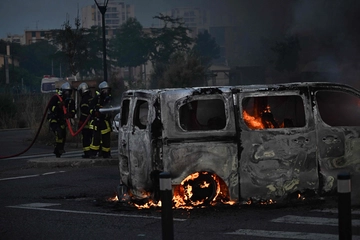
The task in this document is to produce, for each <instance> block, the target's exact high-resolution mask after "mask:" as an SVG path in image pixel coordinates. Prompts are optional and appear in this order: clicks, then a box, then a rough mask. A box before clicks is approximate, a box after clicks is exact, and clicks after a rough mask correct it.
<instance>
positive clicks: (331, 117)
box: [311, 86, 360, 192]
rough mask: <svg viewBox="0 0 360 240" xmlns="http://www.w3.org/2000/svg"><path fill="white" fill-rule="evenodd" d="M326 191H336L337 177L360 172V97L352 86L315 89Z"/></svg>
mask: <svg viewBox="0 0 360 240" xmlns="http://www.w3.org/2000/svg"><path fill="white" fill-rule="evenodd" d="M311 91H312V92H313V96H314V98H315V99H314V103H315V107H314V108H315V109H316V111H315V119H316V123H317V124H316V130H317V133H318V134H317V145H318V149H319V151H318V158H319V164H320V169H319V171H320V174H321V180H322V186H321V187H322V190H323V191H325V192H329V191H335V190H336V178H337V174H338V173H339V172H340V171H341V172H349V173H352V176H354V174H355V173H359V171H360V96H359V92H358V91H356V90H355V89H352V88H350V87H345V86H343V87H338V86H337V87H329V86H327V87H326V86H322V87H321V86H320V87H316V88H312V89H311Z"/></svg>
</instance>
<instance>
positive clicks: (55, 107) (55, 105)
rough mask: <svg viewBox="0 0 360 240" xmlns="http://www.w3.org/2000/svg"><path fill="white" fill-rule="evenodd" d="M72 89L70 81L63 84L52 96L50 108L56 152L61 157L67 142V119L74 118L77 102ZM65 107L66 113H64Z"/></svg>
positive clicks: (51, 127)
mask: <svg viewBox="0 0 360 240" xmlns="http://www.w3.org/2000/svg"><path fill="white" fill-rule="evenodd" d="M71 94H72V89H71V86H70V83H68V82H66V83H64V84H62V85H61V87H60V89H59V90H58V91H57V97H53V98H51V101H50V103H49V108H48V119H49V123H50V129H51V130H52V131H53V132H54V134H55V149H54V154H55V156H56V157H57V158H59V157H60V156H61V155H62V154H63V153H65V150H64V146H65V142H66V119H67V118H74V116H75V102H74V100H73V99H72V98H71ZM64 109H65V111H66V114H65V113H64Z"/></svg>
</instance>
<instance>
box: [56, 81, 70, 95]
mask: <svg viewBox="0 0 360 240" xmlns="http://www.w3.org/2000/svg"><path fill="white" fill-rule="evenodd" d="M71 93H72V89H71V86H70V83H68V82H66V83H63V84H62V85H61V87H60V92H59V94H60V95H65V94H66V95H71Z"/></svg>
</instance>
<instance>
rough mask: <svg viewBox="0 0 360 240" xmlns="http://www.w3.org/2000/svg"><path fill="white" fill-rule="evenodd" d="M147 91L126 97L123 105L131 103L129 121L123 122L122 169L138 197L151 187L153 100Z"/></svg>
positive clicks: (121, 128)
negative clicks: (151, 112) (151, 107)
mask: <svg viewBox="0 0 360 240" xmlns="http://www.w3.org/2000/svg"><path fill="white" fill-rule="evenodd" d="M145 95H146V94H145ZM145 95H144V94H141V93H134V95H133V96H131V97H129V98H124V100H123V107H122V111H123V112H124V111H125V110H124V109H123V108H124V105H128V106H129V116H128V122H127V124H126V125H124V126H120V130H119V153H120V154H121V160H120V161H121V163H120V173H121V176H122V179H124V180H125V181H126V182H124V183H125V184H126V185H127V186H129V187H130V188H131V190H132V193H133V194H134V196H137V197H139V198H145V197H148V195H147V192H150V190H151V188H152V185H151V178H150V173H151V170H152V164H151V163H152V161H151V144H150V143H151V138H150V127H149V117H150V114H149V111H150V110H149V109H150V106H151V104H150V100H149V99H148V98H146V96H145ZM121 121H122V119H121Z"/></svg>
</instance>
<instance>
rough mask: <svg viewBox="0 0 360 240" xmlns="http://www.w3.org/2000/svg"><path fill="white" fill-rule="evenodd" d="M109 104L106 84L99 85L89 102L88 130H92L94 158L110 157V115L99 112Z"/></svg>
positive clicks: (109, 96)
mask: <svg viewBox="0 0 360 240" xmlns="http://www.w3.org/2000/svg"><path fill="white" fill-rule="evenodd" d="M110 102H111V94H110V87H109V85H108V83H107V82H105V81H104V82H102V83H100V84H99V92H98V93H97V94H96V96H95V97H94V98H93V100H92V101H91V110H90V112H91V115H92V120H91V122H90V129H92V130H93V138H92V142H91V144H90V149H91V156H92V157H96V155H97V154H99V155H101V156H102V157H103V158H110V157H111V151H110V150H111V149H110V143H111V135H110V133H111V130H112V129H111V114H110V113H106V112H105V113H101V112H100V111H99V110H100V109H101V108H103V107H106V106H109V105H110Z"/></svg>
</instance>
